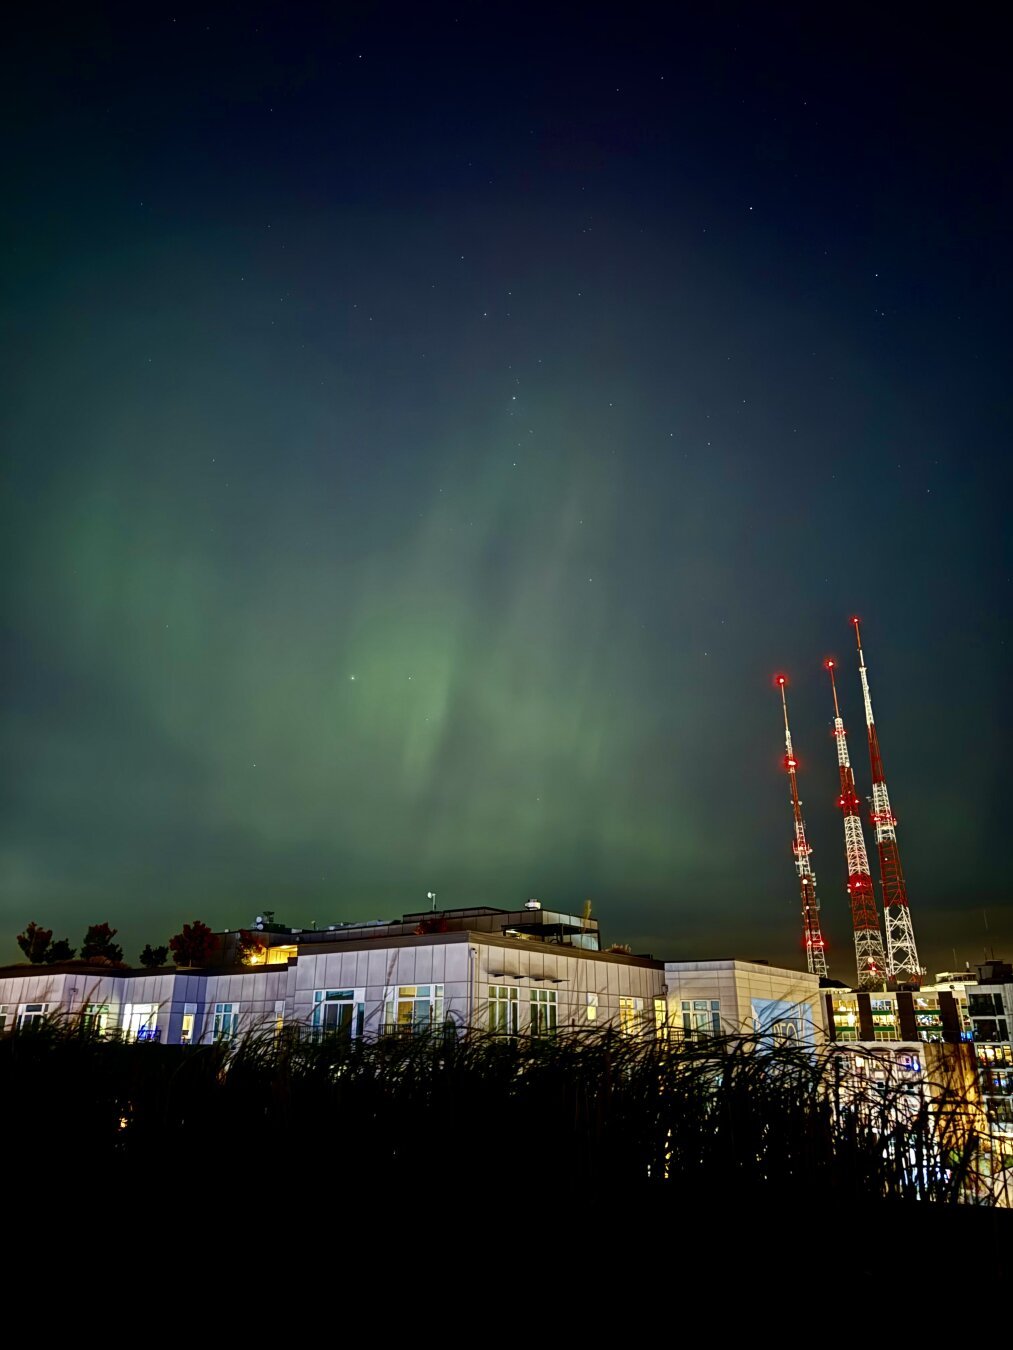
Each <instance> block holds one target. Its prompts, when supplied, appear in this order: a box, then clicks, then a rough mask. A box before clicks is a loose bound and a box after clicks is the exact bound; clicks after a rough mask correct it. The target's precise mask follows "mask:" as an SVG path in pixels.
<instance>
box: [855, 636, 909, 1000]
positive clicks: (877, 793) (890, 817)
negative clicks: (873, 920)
mask: <svg viewBox="0 0 1013 1350" xmlns="http://www.w3.org/2000/svg"><path fill="white" fill-rule="evenodd" d="M851 622H852V624H853V625H854V628H855V641H856V642H857V643H858V673H859V675H860V677H861V680H862V697H863V698H864V699H865V725H866V727H867V728H868V732H869V765H870V768H871V770H872V816H871V819H872V825H873V828H874V829H875V831H876V848H877V849H878V851H879V875H880V882H881V884H882V887H883V917H884V918H885V920H886V963H887V972H888V974H889V976H890V978H891V979H892V980H896V981H897V983H899V984H915V985H917V984H919V983H920V982H921V977H922V974H923V973H924V972H923V971H922V967H921V963H920V962H919V960H918V948H917V947H916V946H915V930H914V926H913V924H912V923H911V910H910V908H909V906H908V902H907V885H906V883H905V881H904V872H903V869H902V868H901V865H900V850H899V849H898V847H897V820H896V817H895V816H894V814H893V812H892V811H891V809H890V797H889V794H888V793H887V790H886V775H885V774H884V772H883V757H882V755H881V754H880V750H879V737H878V735H877V734H876V723H875V721H874V720H873V716H872V698H871V696H870V694H869V674H868V671H867V670H866V668H865V653H864V652H863V650H862V634H861V629H860V627H859V622H858V620H857V619H852V620H851Z"/></svg>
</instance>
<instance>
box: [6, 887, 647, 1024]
mask: <svg viewBox="0 0 1013 1350" xmlns="http://www.w3.org/2000/svg"><path fill="white" fill-rule="evenodd" d="M251 931H252V933H253V934H255V935H256V940H255V941H254V942H252V943H251V942H250V941H249V936H250V934H249V933H246V932H244V933H243V934H242V935H240V934H223V935H222V940H221V942H220V944H219V946H220V952H221V956H222V962H223V963H222V964H221V965H219V966H217V967H215V966H212V967H210V968H207V969H201V970H180V969H175V970H173V969H162V970H157V971H150V972H149V971H137V970H114V969H112V968H109V967H93V966H92V967H89V966H87V965H85V964H83V963H73V962H70V963H67V964H66V965H55V966H28V967H25V966H18V967H8V968H7V969H6V970H0V1030H3V1029H4V1028H5V1027H10V1026H14V1025H19V1026H24V1025H28V1024H31V1023H32V1022H33V1021H37V1020H40V1019H42V1018H46V1017H72V1018H81V1019H83V1020H84V1021H85V1022H86V1023H87V1024H88V1025H90V1026H93V1027H95V1029H97V1030H99V1031H102V1032H105V1033H112V1032H117V1033H119V1034H121V1035H123V1036H125V1037H127V1038H129V1039H131V1040H158V1041H161V1042H163V1043H167V1044H172V1045H180V1044H182V1045H187V1044H196V1043H198V1042H209V1041H222V1040H232V1039H234V1038H235V1037H236V1036H238V1035H239V1034H241V1033H242V1032H246V1031H252V1032H265V1031H266V1032H270V1033H274V1032H279V1031H282V1030H283V1029H285V1028H293V1027H294V1028H298V1029H299V1030H300V1032H302V1033H304V1034H308V1035H311V1036H320V1035H323V1034H325V1033H329V1032H335V1031H340V1032H342V1033H344V1034H347V1035H350V1036H353V1037H360V1036H365V1037H377V1036H384V1035H392V1034H399V1035H407V1034H414V1033H417V1032H419V1031H424V1030H431V1029H433V1028H439V1027H446V1026H448V1025H449V1026H454V1027H459V1028H464V1027H477V1028H480V1029H488V1030H493V1031H498V1032H501V1033H505V1034H511V1035H536V1036H537V1035H551V1034H553V1033H555V1032H556V1031H557V1030H559V1029H561V1028H568V1029H577V1028H583V1027H594V1026H599V1025H605V1024H611V1023H615V1024H617V1025H619V1026H620V1027H621V1028H622V1029H623V1030H625V1031H629V1032H633V1031H642V1030H644V1029H650V1028H654V1027H658V1028H660V1027H663V1026H664V1024H665V1021H666V1018H667V1006H666V1003H665V968H664V966H663V964H662V963H661V962H660V961H655V960H654V959H653V958H652V957H649V956H634V955H632V954H628V953H626V952H621V951H619V952H616V951H601V950H600V940H599V934H598V926H597V923H596V922H595V921H594V920H591V919H583V918H577V917H575V916H572V915H564V914H559V913H556V912H554V911H546V910H542V909H541V908H537V909H536V908H530V909H529V908H525V909H524V910H521V911H503V910H493V909H490V908H487V907H483V908H478V909H474V910H458V911H444V912H442V913H439V914H421V915H405V916H404V917H403V918H402V919H401V920H397V921H394V922H391V923H377V924H345V925H337V926H335V927H333V928H329V929H326V930H312V931H299V930H293V929H285V928H282V927H281V926H280V925H270V926H268V925H264V926H263V927H262V928H259V929H258V928H257V926H256V925H255V926H254V928H253V930H251ZM242 954H245V960H240V956H241V955H242Z"/></svg>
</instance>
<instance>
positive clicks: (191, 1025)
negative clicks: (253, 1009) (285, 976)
mask: <svg viewBox="0 0 1013 1350" xmlns="http://www.w3.org/2000/svg"><path fill="white" fill-rule="evenodd" d="M586 999H587V1005H586V1014H587V1021H588V1022H597V1020H598V1014H599V1007H600V1004H599V995H598V994H596V993H588V994H587V995H586ZM522 1002H523V1003H524V1004H526V1006H527V1009H528V1015H527V1018H526V1024H525V1027H524V1029H525V1030H527V1031H530V1032H531V1034H532V1035H534V1036H551V1035H553V1034H554V1033H555V1031H556V1029H557V1027H558V1025H559V1001H558V995H557V993H556V990H554V989H530V990H528V991H526V997H525V998H524V999H523V1000H522V999H521V990H520V988H518V987H517V986H510V985H491V986H490V987H489V995H488V1026H489V1030H490V1031H493V1032H495V1033H497V1034H500V1035H518V1034H519V1033H520V1031H521V1029H522V1026H521V1012H520V1010H521V1004H522ZM48 1011H49V1005H48V1004H46V1003H25V1004H22V1005H20V1007H19V1008H18V1011H17V1025H18V1026H19V1027H20V1026H25V1025H30V1024H31V1023H33V1022H37V1021H41V1020H42V1019H43V1018H44V1017H45V1016H46V1014H47V1013H48ZM209 1012H210V1018H209V1023H210V1025H209V1026H208V1031H209V1032H210V1038H211V1039H212V1040H214V1041H226V1040H234V1039H235V1037H236V1036H237V1034H238V1032H239V1023H240V1005H239V1004H238V1003H215V1004H214V1005H213V1011H212V1010H211V1009H209ZM9 1014H10V1009H8V1008H7V1007H6V1006H4V1005H0V1031H3V1030H4V1028H5V1027H6V1026H7V1024H8V1021H9ZM284 1018H285V1005H284V1003H283V1002H279V1003H276V1004H275V1011H274V1029H275V1031H281V1029H282V1027H283V1025H284ZM443 1018H444V987H443V985H442V984H431V985H429V984H426V985H399V986H397V987H396V988H395V989H392V990H391V991H390V992H389V994H388V996H387V998H386V999H385V1000H384V1004H383V1030H385V1031H388V1032H389V1031H403V1032H404V1031H408V1032H410V1031H415V1030H421V1029H424V1028H430V1027H438V1026H441V1025H442V1024H443ZM197 1020H198V1019H197V1005H196V1004H195V1003H188V1004H186V1005H185V1006H184V1010H183V1017H182V1024H181V1029H180V1040H181V1042H182V1044H183V1045H190V1044H192V1043H193V1042H194V1040H195V1038H196V1035H197ZM82 1021H83V1024H84V1025H85V1026H86V1027H87V1028H89V1029H90V1030H93V1031H96V1032H98V1034H99V1035H105V1034H107V1033H108V1032H110V1031H113V1030H119V1031H120V1032H121V1033H122V1034H123V1035H124V1036H125V1037H126V1038H127V1039H129V1040H135V1041H136V1040H141V1041H143V1040H157V1039H159V1036H160V1029H159V1027H158V1005H157V1004H140V1003H137V1004H130V1003H127V1004H124V1005H123V1007H122V1009H121V1010H120V1015H119V1020H118V1022H117V1018H116V1015H115V1013H114V1012H112V1011H110V1008H109V1005H108V1004H107V1003H101V1004H99V1003H89V1004H86V1005H85V1007H84V1009H83V1011H82ZM364 1024H365V999H364V991H363V990H356V989H317V990H316V991H315V992H314V995H313V1012H312V1017H311V1027H312V1030H313V1033H314V1034H315V1035H316V1036H320V1035H324V1034H330V1033H344V1034H346V1035H351V1036H356V1037H358V1036H361V1035H362V1034H363V1030H364ZM652 1027H653V1029H654V1030H655V1032H656V1034H658V1035H659V1036H661V1035H664V1034H666V1033H667V1030H668V1009H667V1004H666V1001H665V999H664V998H655V999H654V1007H653V1020H652V1021H648V1020H646V1019H645V1013H644V1000H643V999H642V998H637V997H635V996H632V995H629V996H627V995H623V996H621V997H620V998H619V1028H620V1030H621V1031H622V1032H624V1033H625V1034H627V1035H635V1034H637V1033H640V1032H642V1031H645V1030H650V1029H651V1028H652ZM682 1027H683V1030H684V1031H686V1032H707V1033H710V1032H714V1033H716V1032H719V1031H720V1004H719V1003H718V1001H717V1000H716V999H696V1000H692V1001H687V1002H684V1003H683V1004H682Z"/></svg>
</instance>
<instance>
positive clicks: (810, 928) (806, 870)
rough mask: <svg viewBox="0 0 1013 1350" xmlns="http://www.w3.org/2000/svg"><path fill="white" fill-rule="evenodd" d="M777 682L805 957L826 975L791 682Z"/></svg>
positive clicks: (816, 971) (813, 971)
mask: <svg viewBox="0 0 1013 1350" xmlns="http://www.w3.org/2000/svg"><path fill="white" fill-rule="evenodd" d="M777 683H778V686H779V687H780V690H781V707H782V708H783V709H784V750H785V755H784V767H785V768H786V769H787V771H788V783H789V785H790V787H791V812H792V817H793V819H794V822H795V837H794V842H793V843H792V852H793V853H794V855H795V871H796V872H797V873H798V885H799V890H800V891H801V893H802V937H803V940H804V942H805V959H806V964H807V965H808V967H809V974H810V975H820V976H825V975H826V974H827V949H826V944H825V943H824V941H823V934H822V933H821V932H820V902H819V900H818V899H817V898H816V874H815V873H814V872H813V869H812V863H811V862H810V861H809V855H810V854H811V853H812V849H811V848H810V847H809V843H808V840H807V839H806V837H805V821H804V820H803V819H802V803H801V801H799V796H798V782H797V780H796V777H795V773H796V770H797V768H798V761H797V760H796V758H795V751H794V750H793V749H792V746H791V730H790V728H789V726H788V701H787V699H786V698H785V693H784V687H785V685H786V684H787V683H788V681H787V680H786V679H785V677H784V676H783V675H778V677H777Z"/></svg>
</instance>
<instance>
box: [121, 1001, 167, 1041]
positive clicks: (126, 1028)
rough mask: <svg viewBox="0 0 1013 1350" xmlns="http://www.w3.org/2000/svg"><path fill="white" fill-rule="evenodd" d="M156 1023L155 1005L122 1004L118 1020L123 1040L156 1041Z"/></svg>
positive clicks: (156, 1005)
mask: <svg viewBox="0 0 1013 1350" xmlns="http://www.w3.org/2000/svg"><path fill="white" fill-rule="evenodd" d="M157 1022H158V1004H157V1003H124V1005H123V1015H122V1018H121V1019H120V1028H121V1030H122V1032H123V1038H124V1040H127V1041H157V1040H158V1026H157Z"/></svg>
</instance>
